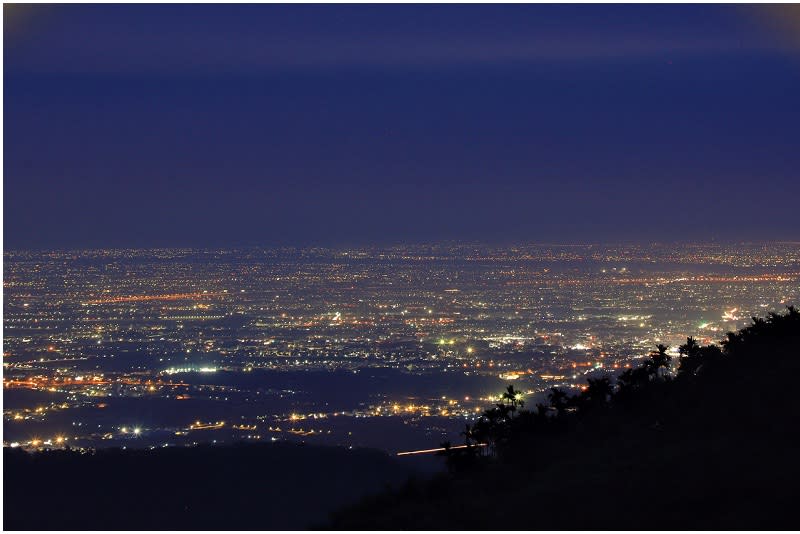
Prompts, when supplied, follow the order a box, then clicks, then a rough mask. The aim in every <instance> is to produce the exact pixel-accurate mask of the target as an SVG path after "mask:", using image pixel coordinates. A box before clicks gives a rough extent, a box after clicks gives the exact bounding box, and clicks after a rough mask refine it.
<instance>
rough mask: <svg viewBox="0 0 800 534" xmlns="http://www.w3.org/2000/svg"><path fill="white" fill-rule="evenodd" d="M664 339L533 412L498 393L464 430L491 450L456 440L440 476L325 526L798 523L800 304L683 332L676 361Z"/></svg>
mask: <svg viewBox="0 0 800 534" xmlns="http://www.w3.org/2000/svg"><path fill="white" fill-rule="evenodd" d="M667 350H668V347H665V346H663V345H659V346H658V347H656V351H654V352H653V353H652V354H651V356H650V358H649V359H648V360H646V361H645V362H644V364H643V365H642V366H641V367H639V368H635V369H629V370H627V371H625V372H624V373H622V375H620V376H619V377H618V379H617V382H616V384H615V385H614V384H612V383H611V381H610V380H609V379H608V378H601V379H593V380H590V382H589V384H588V387H587V388H586V389H585V390H584V391H582V392H581V393H580V394H579V395H575V396H572V397H570V396H568V395H567V394H566V393H565V392H563V391H560V390H552V391H551V392H550V394H549V396H548V401H549V402H548V404H547V405H543V404H539V405H538V406H537V407H536V409H535V410H534V411H527V410H516V409H512V408H516V405H512V404H510V399H509V398H508V397H506V396H504V401H509V404H504V403H501V404H499V405H497V406H496V407H494V408H492V409H490V410H488V411H487V412H486V413H485V414H484V415H483V416H482V417H481V418H480V419H479V421H478V422H477V423H476V424H475V425H474V426H473V427H472V428H471V429H470V428H468V429H467V431H468V434H470V436H474V437H475V439H476V440H485V442H487V443H489V444H490V447H488V448H487V449H486V453H488V454H477V453H471V452H470V450H469V449H460V450H459V451H452V452H451V470H450V472H449V473H448V474H443V475H440V476H438V477H437V478H435V479H434V480H431V481H428V482H420V481H414V482H410V483H408V484H406V485H405V486H404V487H403V488H402V489H400V490H398V491H391V492H385V493H383V494H380V495H377V496H374V497H370V498H368V499H367V500H365V501H364V502H362V503H361V504H360V505H358V506H355V507H351V508H348V509H345V510H342V511H340V512H338V513H336V514H335V515H334V516H333V518H332V521H331V523H330V524H329V526H331V527H334V528H340V529H389V528H392V529H397V528H400V529H494V530H499V529H534V530H539V529H548V530H564V529H570V530H574V529H579V530H587V529H588V530H592V529H734V530H738V529H792V528H796V527H797V525H798V520H797V519H795V515H794V506H795V504H796V501H797V498H798V494H797V489H796V487H797V486H796V481H797V480H798V479H800V461H799V460H798V458H797V453H796V451H797V440H798V437H800V434H798V431H797V429H796V422H797V413H800V398H798V396H797V395H796V393H795V390H796V382H797V380H798V379H800V313H798V311H797V310H796V309H795V308H793V307H789V309H788V312H787V313H785V314H782V315H779V314H774V313H773V314H770V315H769V316H768V317H767V318H766V319H758V318H754V319H753V325H751V326H749V327H747V328H744V329H742V330H741V331H739V332H736V333H729V334H728V335H727V339H725V340H724V341H723V342H722V346H721V347H718V346H714V345H712V346H707V347H701V346H699V345H698V344H697V343H696V341H695V340H694V339H692V338H689V339H687V342H686V344H685V345H682V346H681V347H679V354H680V356H679V358H678V362H671V358H670V356H669V354H668V353H667ZM673 363H677V366H676V368H677V369H676V371H675V372H673V373H670V372H669V370H670V368H671V366H672V365H673ZM509 391H511V390H509ZM512 414H513V415H512ZM468 443H469V440H468ZM464 451H466V452H464Z"/></svg>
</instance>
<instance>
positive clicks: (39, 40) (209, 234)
mask: <svg viewBox="0 0 800 534" xmlns="http://www.w3.org/2000/svg"><path fill="white" fill-rule="evenodd" d="M798 21H800V8H798V7H797V6H794V7H790V6H782V7H770V8H767V7H746V6H689V5H672V6H647V5H643V6H599V5H591V6H586V5H573V6H537V5H508V6H478V5H473V6H432V5H430V6H424V5H423V6H419V5H416V6H412V5H377V6H363V5H362V6H358V5H354V6H322V7H320V6H274V5H243V6H211V5H192V6H190V5H185V6H181V5H178V6H167V5H132V6H123V5H110V6H101V5H84V6H67V5H59V6H8V5H6V6H4V47H5V50H4V113H5V118H4V134H5V136H4V139H5V141H4V154H5V158H4V184H3V187H4V201H3V202H4V205H3V208H4V215H3V218H4V240H5V241H4V242H5V247H6V248H40V247H55V248H73V247H104V246H107V247H126V246H145V247H150V246H213V247H217V246H234V245H237V246H238V245H306V244H319V245H343V244H366V243H375V244H395V243H403V242H421V241H422V242H430V241H435V240H467V241H486V242H497V243H505V242H511V241H524V242H546V243H556V242H564V243H575V242H581V243H583V242H593V243H597V242H609V241H613V242H618V241H642V242H650V241H677V240H684V241H685V240H702V241H709V240H712V239H716V240H723V241H734V240H763V239H792V240H797V239H800V220H799V219H798V212H799V211H800V209H798V208H799V207H800V37H798V35H800V22H798Z"/></svg>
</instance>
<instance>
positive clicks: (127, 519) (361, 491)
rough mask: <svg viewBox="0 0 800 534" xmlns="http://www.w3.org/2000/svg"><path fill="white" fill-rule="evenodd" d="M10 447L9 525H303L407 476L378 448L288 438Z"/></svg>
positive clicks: (6, 481)
mask: <svg viewBox="0 0 800 534" xmlns="http://www.w3.org/2000/svg"><path fill="white" fill-rule="evenodd" d="M3 456H4V457H3V490H4V491H3V528H4V529H9V530H20V529H25V530H30V529H37V530H38V529H44V530H51V529H54V530H66V529H70V530H72V529H79V530H86V529H89V530H105V529H109V530H130V529H158V530H174V529H192V530H207V529H214V530H218V529H221V530H239V529H244V530H264V529H302V528H306V527H307V526H308V525H309V524H312V523H315V522H319V521H322V520H324V519H325V518H326V517H327V515H328V513H329V512H330V511H331V510H332V509H335V508H336V507H340V506H343V505H344V504H347V503H350V502H353V501H355V500H357V499H359V498H361V497H363V496H364V495H365V494H366V493H367V492H376V491H380V490H383V489H385V487H386V484H389V483H400V482H402V481H404V480H405V479H406V478H407V477H408V471H407V470H406V469H405V468H403V467H402V466H400V465H398V464H397V463H396V462H395V461H393V460H392V459H391V458H390V457H389V456H387V455H386V454H384V453H381V452H378V451H372V450H347V449H342V448H333V447H312V446H299V445H290V444H266V445H241V446H226V447H221V446H220V447H206V446H200V447H193V448H165V449H156V450H138V451H133V450H125V451H122V450H105V451H98V452H97V453H95V454H92V455H89V454H80V453H78V452H68V451H49V452H43V453H36V454H28V453H26V452H23V451H19V450H12V449H5V450H4V451H3Z"/></svg>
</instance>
